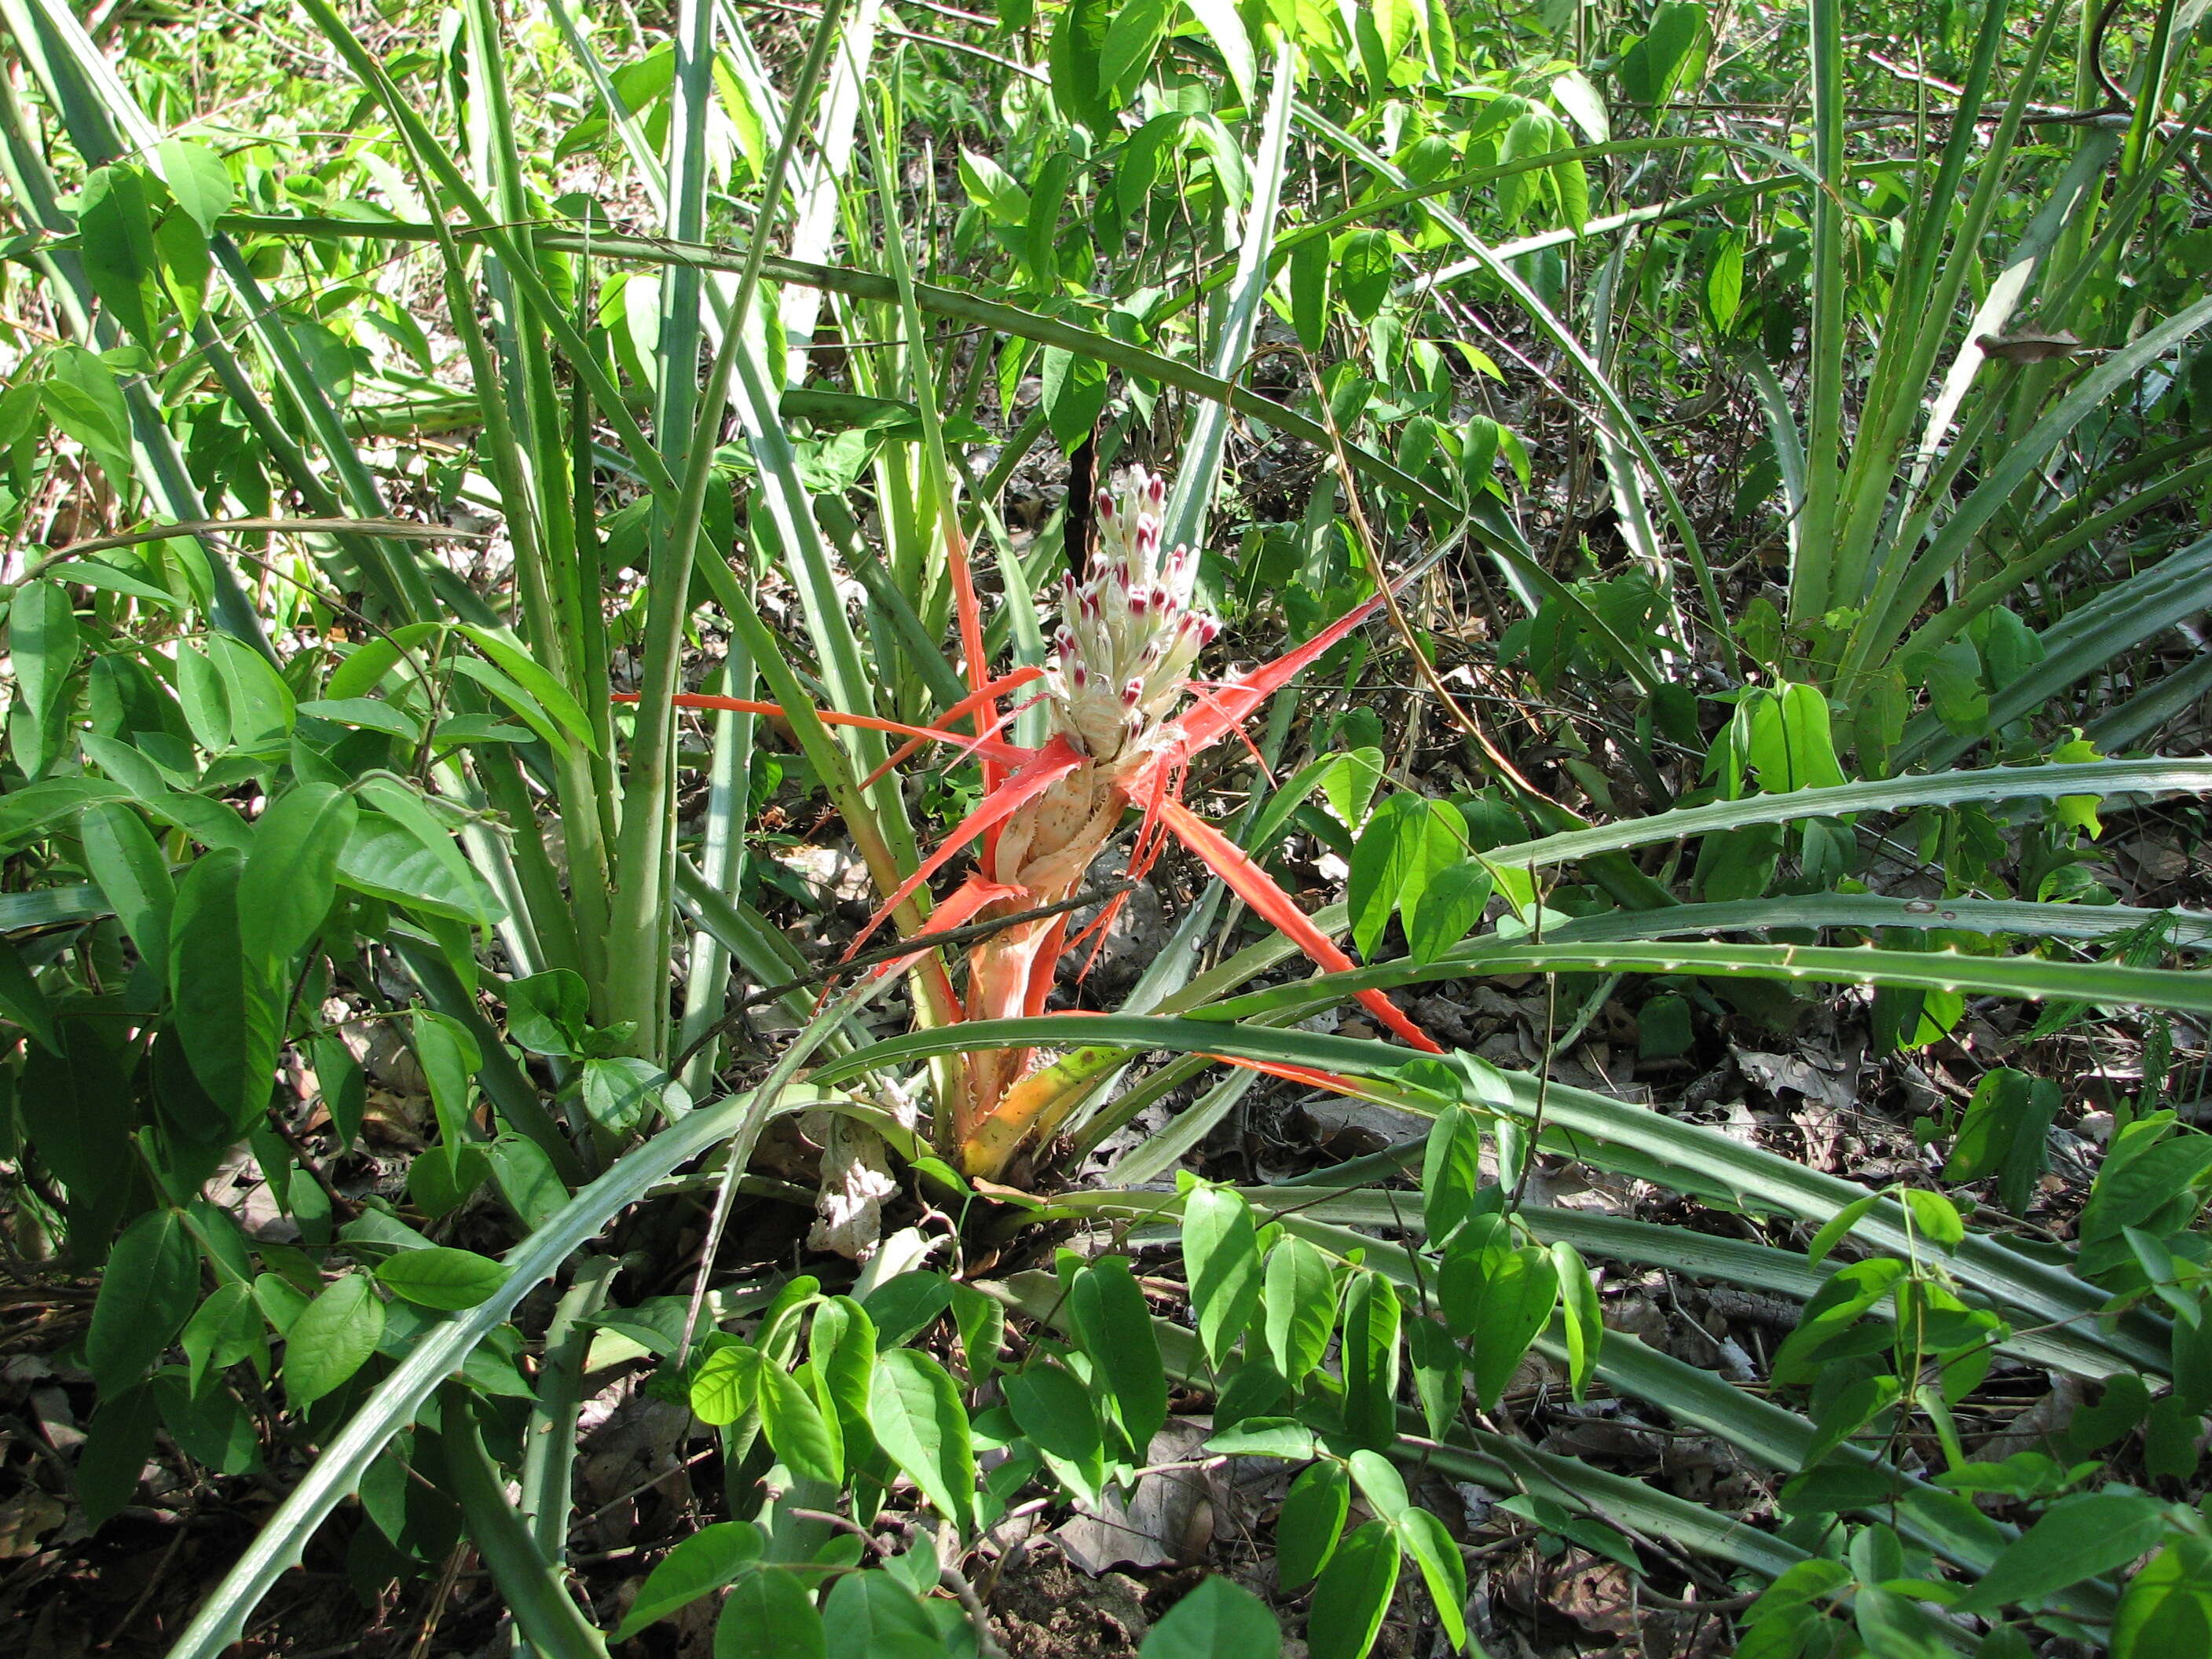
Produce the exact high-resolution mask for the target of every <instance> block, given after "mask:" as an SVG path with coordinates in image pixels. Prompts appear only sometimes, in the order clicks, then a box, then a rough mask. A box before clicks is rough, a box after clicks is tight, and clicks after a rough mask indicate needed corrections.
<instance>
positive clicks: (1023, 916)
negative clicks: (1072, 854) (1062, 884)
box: [668, 881, 1138, 1073]
mask: <svg viewBox="0 0 2212 1659" xmlns="http://www.w3.org/2000/svg"><path fill="white" fill-rule="evenodd" d="M1137 885H1138V884H1137V883H1135V882H1133V881H1123V882H1115V883H1112V884H1109V885H1106V886H1103V887H1093V888H1091V889H1090V890H1087V891H1085V892H1081V893H1078V894H1076V895H1075V896H1073V897H1072V898H1064V899H1061V900H1060V902H1058V903H1056V904H1042V905H1039V906H1038V907H1037V908H1036V909H1034V910H1017V911H1016V912H1014V914H1013V915H1008V916H995V917H994V918H992V919H991V920H990V921H971V922H969V924H968V925H967V926H966V927H948V928H946V929H945V931H944V932H943V933H931V934H928V935H927V936H926V937H909V938H907V939H900V940H899V941H897V942H896V944H892V945H878V946H877V947H876V948H875V949H874V950H872V951H860V952H857V953H856V954H854V956H851V957H846V958H844V959H843V960H842V961H838V962H834V963H830V964H829V966H828V967H826V968H820V969H816V970H815V971H814V972H812V973H811V974H803V975H800V976H799V978H797V979H790V980H786V981H784V982H783V983H782V984H781V985H771V986H769V987H768V988H767V989H766V990H762V991H755V992H752V993H751V994H749V995H748V996H746V997H744V999H743V1000H740V1001H738V1002H737V1003H735V1004H733V1005H732V1006H731V1008H730V1009H729V1011H728V1012H726V1013H725V1014H723V1016H722V1017H721V1018H720V1019H718V1020H716V1021H715V1022H714V1024H712V1025H709V1026H708V1028H707V1029H706V1030H703V1031H702V1032H701V1033H700V1034H699V1035H698V1036H696V1037H694V1038H693V1039H692V1040H691V1042H690V1046H688V1047H687V1048H684V1051H683V1053H681V1054H678V1055H677V1056H676V1058H675V1060H673V1061H671V1063H670V1065H669V1068H668V1069H669V1071H670V1072H671V1073H678V1072H681V1071H682V1070H683V1069H684V1065H685V1063H686V1062H687V1061H689V1060H690V1058H691V1056H692V1055H694V1054H696V1053H698V1052H699V1050H700V1049H701V1048H704V1047H705V1046H706V1045H707V1044H708V1043H709V1042H713V1041H714V1039H715V1038H717V1037H719V1036H722V1035H723V1034H724V1033H725V1032H726V1031H728V1030H730V1028H731V1027H732V1026H733V1025H735V1024H737V1023H738V1021H739V1020H740V1019H741V1018H744V1013H745V1012H746V1010H748V1009H750V1008H756V1007H758V1006H760V1005H761V1004H762V1003H763V1002H774V1001H775V1000H778V999H779V998H782V997H787V996H789V995H790V994H792V993H793V991H804V990H805V989H806V988H807V987H809V986H812V985H822V984H825V983H829V982H832V981H836V980H839V979H842V978H843V977H844V976H845V975H847V974H848V973H851V972H853V971H854V969H861V968H872V967H875V966H877V965H878V963H886V962H896V961H897V960H898V959H899V958H900V957H910V956H914V955H915V954H917V953H918V952H920V951H928V950H934V949H937V948H938V947H939V946H942V945H973V944H975V942H976V941H977V940H978V939H988V938H990V937H991V936H992V935H993V934H994V933H1004V932H1005V931H1006V929H1007V928H1009V927H1021V926H1022V925H1023V924H1024V923H1025V922H1031V921H1044V920H1045V919H1046V918H1048V917H1050V916H1057V915H1063V914H1065V913H1066V912H1067V911H1070V910H1079V909H1081V908H1083V907H1084V906H1085V905H1086V904H1101V903H1104V902H1108V901H1109V900H1112V899H1116V898H1119V897H1121V895H1122V894H1124V893H1131V892H1134V891H1135V890H1136V889H1137Z"/></svg>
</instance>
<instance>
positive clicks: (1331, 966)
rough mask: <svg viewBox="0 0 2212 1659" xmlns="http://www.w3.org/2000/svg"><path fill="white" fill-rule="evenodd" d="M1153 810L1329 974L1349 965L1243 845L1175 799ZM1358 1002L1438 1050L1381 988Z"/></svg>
mask: <svg viewBox="0 0 2212 1659" xmlns="http://www.w3.org/2000/svg"><path fill="white" fill-rule="evenodd" d="M1159 810H1160V817H1161V818H1162V820H1163V821H1164V823H1166V824H1167V826H1168V828H1169V829H1172V830H1174V831H1175V833H1176V835H1177V836H1180V837H1182V843H1183V845H1184V846H1186V847H1188V848H1190V850H1191V851H1192V852H1194V853H1195V854H1198V856H1199V857H1200V859H1201V860H1204V861H1205V863H1206V866H1207V867H1208V868H1209V869H1211V870H1212V872H1213V873H1214V874H1215V875H1217V876H1218V877H1220V878H1221V879H1222V880H1224V881H1225V882H1226V883H1228V884H1229V890H1230V891H1231V892H1232V893H1234V894H1236V895H1237V897H1238V898H1241V899H1243V901H1244V902H1245V903H1247V904H1249V905H1250V906H1251V907H1252V908H1253V909H1255V910H1256V911H1257V912H1259V914H1260V915H1261V916H1263V917H1264V918H1266V919H1267V921H1269V922H1272V923H1273V925H1274V926H1275V927H1279V928H1280V929H1282V931H1283V932H1284V933H1287V934H1288V935H1289V936H1290V937H1291V939H1292V940H1293V941H1294V942H1295V943H1296V944H1297V947H1298V948H1299V949H1300V950H1301V951H1304V952H1305V953H1306V955H1307V956H1309V957H1311V958H1312V959H1313V961H1314V962H1315V963H1316V965H1318V966H1320V967H1322V968H1325V969H1328V970H1329V971H1330V972H1331V973H1346V972H1348V971H1350V970H1351V969H1352V965H1353V964H1352V958H1351V957H1348V956H1346V955H1345V954H1344V952H1343V951H1340V950H1339V949H1337V947H1336V945H1335V942H1334V940H1332V939H1330V938H1329V936H1328V934H1326V933H1322V931H1321V929H1320V928H1318V927H1315V926H1314V925H1313V922H1312V921H1311V920H1310V918H1309V917H1308V916H1307V915H1306V913H1305V912H1304V911H1303V910H1301V909H1299V908H1298V907H1297V903H1296V902H1294V901H1293V900H1292V899H1291V896H1290V895H1289V894H1288V893H1285V891H1284V890H1282V889H1281V888H1279V887H1278V886H1276V885H1275V882H1274V878H1273V877H1271V876H1270V875H1268V873H1267V872H1266V871H1265V870H1262V869H1261V867H1260V866H1258V865H1256V864H1255V863H1254V862H1253V861H1252V860H1250V859H1249V858H1248V857H1246V856H1245V854H1244V849H1243V848H1241V847H1239V846H1237V843H1236V842H1233V841H1231V840H1230V839H1229V837H1228V836H1225V835H1223V834H1222V833H1221V831H1219V830H1218V829H1215V828H1214V827H1213V826H1212V824H1210V823H1207V822H1206V820H1205V819H1204V818H1201V817H1199V816H1198V814H1197V813H1195V812H1194V811H1191V810H1190V808H1188V806H1185V805H1183V804H1182V802H1181V801H1179V800H1176V799H1173V798H1171V797H1170V798H1169V799H1164V800H1162V801H1161V802H1160V809H1159ZM1359 1001H1360V1003H1361V1005H1362V1006H1364V1007H1365V1008H1366V1010H1367V1011H1368V1012H1370V1013H1371V1014H1373V1015H1374V1016H1375V1018H1377V1019H1379V1020H1381V1021H1382V1022H1383V1024H1385V1025H1387V1026H1389V1028H1390V1029H1391V1030H1394V1031H1395V1032H1396V1033H1397V1034H1398V1035H1399V1036H1401V1037H1403V1038H1405V1039H1406V1041H1407V1042H1410V1043H1412V1044H1413V1046H1414V1047H1415V1048H1419V1049H1421V1050H1423V1051H1424V1052H1425V1053H1427V1054H1442V1053H1443V1048H1440V1047H1438V1046H1437V1043H1436V1042H1434V1041H1432V1040H1431V1037H1430V1036H1429V1034H1428V1033H1427V1032H1426V1031H1424V1030H1422V1029H1421V1028H1420V1027H1419V1026H1418V1025H1416V1024H1413V1021H1412V1020H1410V1019H1408V1018H1406V1016H1405V1015H1404V1014H1402V1013H1401V1012H1399V1011H1398V1006H1397V1005H1396V1004H1395V1003H1394V1002H1392V1001H1391V1000H1390V999H1389V998H1388V997H1386V996H1384V995H1383V993H1382V992H1380V991H1376V990H1366V991H1362V992H1361V993H1359Z"/></svg>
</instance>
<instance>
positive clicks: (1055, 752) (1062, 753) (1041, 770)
mask: <svg viewBox="0 0 2212 1659" xmlns="http://www.w3.org/2000/svg"><path fill="white" fill-rule="evenodd" d="M1010 746H1011V745H1010ZM1018 752H1019V753H1020V754H1021V756H1022V757H1023V758H1022V763H1021V765H1020V766H1019V767H1018V769H1016V770H1015V772H1014V774H1013V775H1012V776H1011V777H1009V778H1008V779H1007V780H1006V781H1005V782H1004V783H1002V784H1000V786H999V787H997V788H996V789H994V790H993V791H992V792H991V793H989V794H987V795H986V796H985V797H984V798H983V799H982V802H981V804H980V805H978V806H977V807H976V808H975V811H972V812H970V813H969V815H968V816H967V817H964V818H963V819H962V820H961V821H960V824H959V827H958V828H957V829H954V830H953V832H952V833H951V835H949V836H946V837H945V840H944V842H943V843H942V844H941V845H939V847H938V848H937V850H936V851H935V852H933V853H932V854H930V855H929V856H928V857H927V858H926V859H924V860H922V861H921V864H920V865H919V866H917V867H916V868H915V872H914V873H913V874H912V875H910V876H908V878H906V879H905V880H904V881H902V882H901V883H900V884H899V885H898V890H897V891H896V892H895V893H893V894H891V895H890V896H889V897H888V898H886V899H885V900H884V902H883V906H882V908H879V909H878V911H877V912H876V914H875V915H872V916H871V917H869V918H868V925H867V926H866V927H863V928H862V929H861V930H860V934H859V936H858V937H857V938H855V939H854V941H853V942H852V944H851V945H848V947H847V948H846V951H845V954H846V955H848V956H850V955H852V954H853V952H854V951H857V950H859V949H860V946H861V945H865V944H866V943H867V940H868V937H869V935H871V934H872V933H874V932H875V931H876V929H877V928H878V927H882V926H883V924H884V918H885V917H887V916H889V915H890V913H891V912H892V911H893V910H896V908H898V907H899V906H900V905H902V904H903V903H905V902H906V901H907V899H908V896H911V895H912V894H913V892H914V890H915V889H916V888H918V887H920V886H921V884H923V883H924V882H926V881H927V880H928V879H929V878H931V877H932V876H933V875H935V874H936V873H937V872H939V870H941V869H943V868H944V867H945V865H946V864H947V863H948V862H949V861H950V860H951V857H952V855H953V854H955V853H957V852H958V851H959V850H960V849H961V848H963V847H965V846H966V845H967V844H968V843H969V842H971V841H973V840H975V837H976V836H980V835H981V834H983V833H984V832H985V831H986V830H988V829H996V828H997V827H998V826H999V825H1000V824H1002V823H1005V822H1006V820H1007V819H1008V818H1010V817H1012V816H1013V815H1014V814H1015V813H1016V812H1018V811H1020V810H1021V809H1022V808H1023V807H1024V806H1026V805H1029V804H1030V802H1031V801H1033V800H1035V799H1036V798H1037V797H1038V796H1039V795H1041V794H1042V793H1044V792H1045V791H1046V790H1048V789H1049V788H1051V787H1052V786H1053V785H1054V784H1055V783H1058V782H1059V781H1060V780H1061V779H1062V778H1064V777H1066V775H1068V774H1069V773H1071V772H1073V771H1076V770H1078V769H1080V768H1082V767H1085V766H1088V765H1089V764H1090V763H1091V762H1090V757H1088V756H1085V755H1079V754H1077V753H1076V752H1075V750H1073V748H1071V747H1070V746H1069V744H1068V742H1067V739H1066V738H1054V739H1053V740H1052V741H1051V742H1050V743H1048V744H1045V746H1044V747H1043V748H1042V749H1039V750H1034V751H1032V750H1026V749H1024V750H1019V751H1018Z"/></svg>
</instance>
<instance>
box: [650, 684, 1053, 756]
mask: <svg viewBox="0 0 2212 1659" xmlns="http://www.w3.org/2000/svg"><path fill="white" fill-rule="evenodd" d="M612 696H613V700H614V701H615V702H636V701H637V693H636V692H635V691H617V692H615V693H613V694H612ZM669 702H671V703H673V704H675V705H676V707H677V708H714V709H720V710H723V711H725V712H726V713H729V714H763V715H766V716H768V717H769V718H770V719H773V720H789V719H790V718H791V716H790V715H789V714H786V713H785V712H784V710H783V708H782V707H781V705H780V704H777V703H773V702H753V701H752V700H751V699H750V698H749V697H720V696H714V695H712V694H710V693H708V692H705V691H679V692H678V693H677V694H676V695H675V696H672V697H671V698H670V699H669ZM814 717H815V718H816V719H817V720H820V721H821V722H822V723H823V725H825V726H862V727H865V728H866V730H868V731H871V732H891V733H893V734H895V735H896V736H899V737H906V738H914V739H915V740H916V741H917V742H922V743H951V744H960V745H962V746H963V747H964V748H967V749H970V750H974V751H975V753H977V754H980V755H984V756H987V757H989V758H990V759H992V760H994V761H998V762H1000V763H1002V764H1004V765H1007V766H1019V765H1020V764H1021V763H1023V762H1024V761H1026V760H1028V759H1029V758H1030V756H1032V755H1034V754H1035V753H1036V750H1033V749H1024V748H1023V747H1022V746H1021V744H1018V743H1001V742H999V741H997V740H996V739H994V738H972V737H969V736H968V735H967V734H966V733H964V732H939V731H938V730H936V729H935V728H934V727H932V726H908V725H907V724H906V722H905V721H903V720H878V718H877V717H876V716H875V715H873V714H846V713H844V712H843V711H842V710H841V709H836V708H817V709H816V710H815V711H814Z"/></svg>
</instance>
